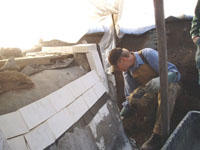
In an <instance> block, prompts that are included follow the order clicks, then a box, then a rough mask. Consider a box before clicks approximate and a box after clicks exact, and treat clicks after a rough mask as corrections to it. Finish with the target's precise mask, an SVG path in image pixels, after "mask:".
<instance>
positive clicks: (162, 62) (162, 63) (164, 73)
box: [154, 0, 170, 137]
mask: <svg viewBox="0 0 200 150" xmlns="http://www.w3.org/2000/svg"><path fill="white" fill-rule="evenodd" d="M154 10H155V21H156V30H157V36H158V52H159V73H160V85H161V87H160V91H161V116H162V131H163V133H162V135H163V136H164V137H165V136H167V135H168V134H169V129H170V127H169V125H170V118H169V103H168V67H167V44H166V30H165V17H164V6H163V0H154Z"/></svg>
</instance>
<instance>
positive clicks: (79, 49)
mask: <svg viewBox="0 0 200 150" xmlns="http://www.w3.org/2000/svg"><path fill="white" fill-rule="evenodd" d="M72 50H73V53H87V52H89V51H93V50H97V45H96V44H79V45H75V46H73V47H72Z"/></svg>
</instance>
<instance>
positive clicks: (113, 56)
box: [108, 47, 129, 65]
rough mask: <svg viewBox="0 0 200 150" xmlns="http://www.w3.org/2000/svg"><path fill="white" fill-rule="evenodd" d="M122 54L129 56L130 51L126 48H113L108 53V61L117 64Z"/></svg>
mask: <svg viewBox="0 0 200 150" xmlns="http://www.w3.org/2000/svg"><path fill="white" fill-rule="evenodd" d="M121 56H122V57H128V56H129V51H128V50H127V49H125V48H120V47H117V48H113V49H112V50H111V51H110V52H109V54H108V62H109V63H110V64H111V65H117V61H118V60H119V58H120V57H121Z"/></svg>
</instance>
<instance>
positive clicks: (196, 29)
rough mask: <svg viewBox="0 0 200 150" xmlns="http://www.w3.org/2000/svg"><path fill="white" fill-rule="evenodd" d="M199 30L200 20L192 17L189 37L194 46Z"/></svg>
mask: <svg viewBox="0 0 200 150" xmlns="http://www.w3.org/2000/svg"><path fill="white" fill-rule="evenodd" d="M199 29H200V18H199V17H197V16H194V17H193V20H192V26H191V30H190V35H191V37H192V40H193V42H194V43H195V44H196V43H197V40H198V39H199Z"/></svg>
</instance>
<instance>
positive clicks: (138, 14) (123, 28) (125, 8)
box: [117, 0, 197, 34]
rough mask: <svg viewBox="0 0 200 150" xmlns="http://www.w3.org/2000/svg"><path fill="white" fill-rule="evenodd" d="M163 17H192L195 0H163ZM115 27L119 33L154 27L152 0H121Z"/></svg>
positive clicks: (140, 31) (139, 31)
mask: <svg viewBox="0 0 200 150" xmlns="http://www.w3.org/2000/svg"><path fill="white" fill-rule="evenodd" d="M163 2H164V11H165V12H164V14H165V18H168V17H169V16H174V17H190V18H191V17H192V16H193V15H194V9H195V5H196V3H197V0H163ZM120 8H121V11H120V14H119V19H118V20H119V21H118V24H117V28H118V29H119V31H120V32H121V33H127V34H142V33H144V32H146V31H148V30H150V29H153V28H155V16H154V4H153V0H123V3H122V6H121V7H120Z"/></svg>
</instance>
